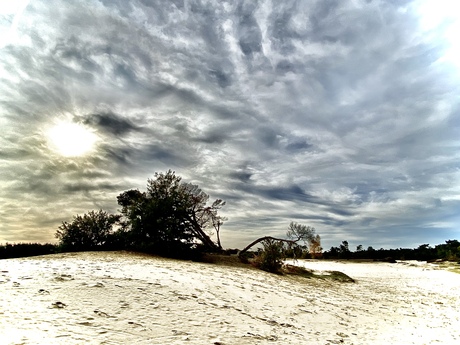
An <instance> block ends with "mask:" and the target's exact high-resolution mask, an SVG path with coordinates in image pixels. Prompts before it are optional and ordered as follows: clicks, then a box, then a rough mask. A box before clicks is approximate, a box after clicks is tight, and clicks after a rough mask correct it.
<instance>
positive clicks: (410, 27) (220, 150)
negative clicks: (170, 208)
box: [0, 0, 460, 249]
mask: <svg viewBox="0 0 460 345" xmlns="http://www.w3.org/2000/svg"><path fill="white" fill-rule="evenodd" d="M458 32H460V4H457V2H456V1H447V0H446V1H441V0H426V1H425V0H418V1H410V0H386V1H383V0H381V1H378V0H367V1H362V0H353V1H351V0H350V1H339V0H316V1H314V0H312V1H300V0H299V1H291V0H284V1H276V0H260V1H253V0H251V1H234V0H232V1H205V0H171V1H161V0H133V1H128V0H99V1H96V0H81V1H64V0H62V1H61V0H30V1H5V0H2V1H0V191H1V192H0V243H5V242H9V243H14V242H42V243H45V242H54V241H56V239H55V238H54V234H55V232H56V230H57V228H58V226H59V225H60V224H61V223H62V222H63V221H71V220H72V217H73V216H75V215H77V214H80V215H81V214H84V213H86V212H88V211H90V210H98V209H103V210H106V211H108V212H114V213H115V212H117V210H119V207H118V205H117V202H116V197H117V195H119V194H120V193H121V192H123V191H126V190H129V189H136V188H137V189H139V190H141V191H144V190H145V189H146V184H147V179H148V178H153V177H154V174H155V172H166V171H168V170H169V169H171V170H173V171H175V172H176V174H177V175H179V176H181V177H182V178H183V180H184V181H185V182H191V183H195V184H198V185H199V186H200V187H201V188H202V189H203V190H204V191H205V192H206V193H208V194H209V195H210V198H211V199H217V198H220V199H223V200H225V201H226V202H227V205H226V206H225V207H224V208H223V209H222V215H223V216H226V217H227V218H228V221H226V222H225V224H224V225H223V226H222V230H221V239H222V244H223V246H224V247H227V248H234V247H239V248H242V247H243V246H245V245H246V244H248V243H249V242H251V241H252V240H254V239H256V238H258V237H260V236H264V235H272V236H284V234H285V233H286V230H287V227H288V225H289V223H290V222H291V221H295V222H299V223H301V224H305V225H309V226H313V227H315V229H316V232H317V233H318V234H320V236H321V238H322V244H323V247H324V248H325V249H328V248H330V247H331V246H338V245H339V244H340V243H341V242H342V241H344V240H347V241H348V242H349V244H350V248H351V249H355V248H356V246H357V245H359V244H362V245H363V246H364V247H367V246H373V247H374V248H380V247H383V248H399V247H416V246H418V245H420V244H425V243H428V244H431V245H435V244H440V243H444V241H445V240H448V239H454V238H457V239H458V238H460V212H459V211H460V116H459V115H460V41H459V40H458Z"/></svg>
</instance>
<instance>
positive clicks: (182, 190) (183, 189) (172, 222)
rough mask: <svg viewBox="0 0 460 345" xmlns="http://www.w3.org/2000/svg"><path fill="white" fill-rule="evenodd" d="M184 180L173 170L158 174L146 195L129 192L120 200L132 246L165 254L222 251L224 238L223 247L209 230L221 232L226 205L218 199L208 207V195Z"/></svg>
mask: <svg viewBox="0 0 460 345" xmlns="http://www.w3.org/2000/svg"><path fill="white" fill-rule="evenodd" d="M181 180H182V179H181V178H180V177H179V176H176V175H175V172H173V171H171V170H169V171H168V172H167V173H165V174H163V173H155V179H149V180H148V181H147V191H146V192H145V193H142V192H140V191H138V190H129V191H126V192H123V193H122V194H120V195H119V196H118V197H117V199H118V204H119V205H120V206H122V210H121V212H122V214H123V215H124V216H125V219H126V223H125V224H126V227H127V228H128V229H129V231H128V232H129V234H130V236H129V237H130V240H129V241H130V244H131V245H132V246H134V247H137V248H138V249H147V250H149V251H154V252H157V253H159V254H165V255H175V254H178V253H177V252H178V251H187V250H189V249H191V248H194V247H196V246H197V245H198V244H201V245H202V246H204V247H205V248H206V250H209V251H220V250H221V246H220V238H219V242H218V243H219V244H216V243H214V242H213V241H212V239H211V238H210V236H209V235H208V234H207V233H206V230H207V229H208V228H210V227H212V226H214V228H216V227H217V228H218V230H219V231H220V226H221V225H222V224H223V221H224V218H223V217H221V216H219V215H218V212H219V210H220V209H221V208H222V207H223V206H224V205H225V202H224V201H223V200H220V199H217V200H215V201H214V202H213V203H212V204H211V205H210V206H208V205H207V202H208V200H209V196H208V195H207V194H206V193H205V192H203V191H202V190H201V189H200V188H199V187H198V186H197V185H193V184H190V183H182V182H181Z"/></svg>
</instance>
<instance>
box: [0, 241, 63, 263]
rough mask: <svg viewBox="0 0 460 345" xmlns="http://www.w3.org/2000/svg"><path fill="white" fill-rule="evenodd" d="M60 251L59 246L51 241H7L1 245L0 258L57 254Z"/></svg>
mask: <svg viewBox="0 0 460 345" xmlns="http://www.w3.org/2000/svg"><path fill="white" fill-rule="evenodd" d="M59 251H60V249H59V247H58V246H57V245H55V244H51V243H46V244H40V243H15V244H9V243H6V244H4V245H0V259H11V258H21V257H27V256H37V255H47V254H55V253H58V252H59Z"/></svg>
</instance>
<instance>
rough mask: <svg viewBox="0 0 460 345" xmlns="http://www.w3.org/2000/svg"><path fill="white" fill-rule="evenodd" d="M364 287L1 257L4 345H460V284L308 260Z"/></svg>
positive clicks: (137, 262) (108, 259)
mask: <svg viewBox="0 0 460 345" xmlns="http://www.w3.org/2000/svg"><path fill="white" fill-rule="evenodd" d="M296 264H297V265H303V266H305V267H308V268H312V269H314V270H317V271H327V270H338V271H342V272H344V273H346V274H348V275H349V276H351V277H352V278H354V279H356V283H340V282H337V281H331V280H326V279H307V278H301V277H293V276H278V275H273V274H269V273H266V272H263V271H258V270H254V269H247V268H241V267H228V266H219V265H213V264H204V263H193V262H188V261H175V260H168V259H160V258H153V257H148V256H143V255H136V254H129V253H123V252H107V253H95V252H90V253H68V254H56V255H49V256H41V257H35V258H23V259H8V260H0V292H1V294H0V344H2V345H3V344H5V345H7V344H8V345H10V344H11V345H12V344H15V345H19V344H66V345H71V344H137V345H141V344H200V345H204V344H214V345H219V344H222V345H224V344H228V345H230V344H233V345H243V344H296V345H298V344H323V345H325V344H386V345H388V344H398V345H400V344H417V345H421V344H449V345H452V344H459V343H460V275H459V274H456V273H452V272H448V271H446V270H440V269H436V267H435V266H433V265H429V264H417V263H413V262H403V263H397V264H389V263H343V262H334V261H298V262H296Z"/></svg>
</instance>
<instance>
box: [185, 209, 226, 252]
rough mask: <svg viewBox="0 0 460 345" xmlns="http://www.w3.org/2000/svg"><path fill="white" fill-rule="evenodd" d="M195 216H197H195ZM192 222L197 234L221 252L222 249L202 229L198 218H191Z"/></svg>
mask: <svg viewBox="0 0 460 345" xmlns="http://www.w3.org/2000/svg"><path fill="white" fill-rule="evenodd" d="M193 218H195V217H193ZM189 221H190V223H191V224H192V226H193V230H194V233H195V236H196V237H197V238H198V239H199V240H200V241H201V242H202V243H203V244H204V245H205V246H206V247H208V249H210V250H211V251H213V252H221V251H222V250H221V249H219V247H218V246H217V245H216V244H215V243H214V242H213V241H212V240H211V238H210V237H209V236H208V235H206V233H205V232H204V231H203V230H202V229H201V226H200V225H199V224H198V222H197V221H196V219H189Z"/></svg>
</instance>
